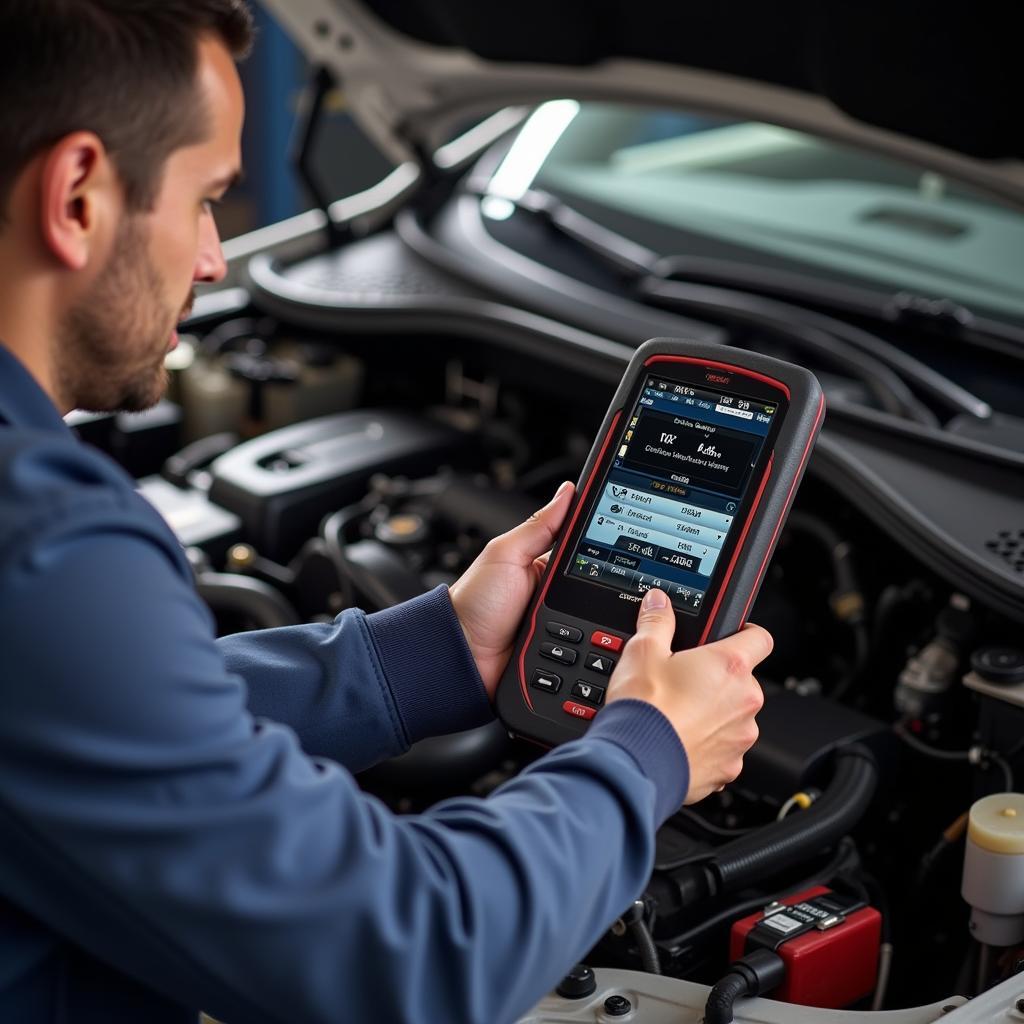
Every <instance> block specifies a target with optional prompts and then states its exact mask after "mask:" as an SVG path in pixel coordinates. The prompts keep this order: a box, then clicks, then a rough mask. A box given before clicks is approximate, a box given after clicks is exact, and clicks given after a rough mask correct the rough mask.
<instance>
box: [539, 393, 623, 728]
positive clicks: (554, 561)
mask: <svg viewBox="0 0 1024 1024" xmlns="http://www.w3.org/2000/svg"><path fill="white" fill-rule="evenodd" d="M621 415H622V410H621V409H619V410H617V411H616V413H615V415H614V416H613V417H612V425H611V426H610V427H609V428H608V433H607V434H606V435H605V439H604V444H602V445H601V451H600V452H599V453H598V456H597V459H596V460H595V461H594V468H593V470H592V471H591V473H590V476H589V477H588V478H587V482H586V483H585V484H584V485H583V493H582V494H580V493H577V495H576V511H575V512H574V513H573V515H572V519H571V520H569V526H568V528H567V529H566V531H565V534H564V536H563V538H562V543H561V545H560V546H559V548H558V551H557V552H556V553H555V554H554V555H553V556H552V558H551V562H550V565H551V567H552V568H551V571H550V572H548V575H547V579H546V580H545V581H544V586H543V587H541V589H540V593H539V594H538V595H537V597H536V599H535V600H534V602H533V614H532V615H531V616H530V631H529V632H528V633H527V634H526V639H525V640H524V641H523V646H522V650H520V652H519V687H520V689H521V690H522V691H523V700H525V701H526V706H527V707H528V708H529V709H530V710H531V711H533V701H532V700H530V691H529V689H528V688H527V686H526V649H527V648H528V647H529V646H530V641H531V640H532V639H533V634H534V633H536V632H537V612H538V611H539V610H540V606H541V605H542V604H543V603H544V598H545V596H546V595H547V592H548V587H550V586H551V581H552V579H554V575H555V573H554V567H555V566H556V565H558V563H559V560H560V559H561V557H562V552H563V551H564V550H565V545H566V544H568V543H569V538H570V537H571V536H572V531H573V529H574V528H575V526H576V520H577V519H578V518H579V515H580V510H581V509H582V508H583V504H584V502H585V501H586V498H587V495H588V494H589V493H590V487H591V484H593V482H594V477H595V475H596V474H597V471H598V469H600V467H601V462H602V460H603V459H604V453H605V452H606V451H607V450H608V444H609V443H610V441H611V439H612V436H613V435H614V434H615V428H616V427H617V426H618V425H619V417H620V416H621Z"/></svg>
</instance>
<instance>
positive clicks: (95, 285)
mask: <svg viewBox="0 0 1024 1024" xmlns="http://www.w3.org/2000/svg"><path fill="white" fill-rule="evenodd" d="M250 37H251V24H250V16H249V13H248V12H247V10H246V8H245V7H244V5H243V2H242V0H5V2H4V4H3V5H2V8H0V83H2V86H0V95H2V97H3V105H2V108H0V210H2V220H0V339H2V343H0V652H2V666H3V669H2V674H0V830H2V837H3V839H2V843H0V1020H3V1021H4V1022H12V1024H13V1022H17V1024H34V1022H42V1021H46V1022H54V1021H74V1022H76V1024H79V1022H83V1021H84V1022H92V1021H97V1022H98V1021H102V1022H104V1024H111V1022H117V1021H132V1022H133V1024H138V1022H142V1021H145V1022H146V1024H160V1022H164V1021H186V1020H188V1021H193V1022H194V1021H195V1018H196V1014H197V1012H198V1011H199V1010H200V1009H203V1010H206V1011H207V1012H209V1013H211V1014H213V1015H215V1016H217V1017H220V1018H224V1019H225V1020H229V1021H247V1022H263V1021H267V1022H270V1021H277V1022H280V1021H303V1022H310V1021H312V1022H320V1021H324V1022H326V1021H345V1022H351V1021H358V1022H369V1021H373V1022H378V1021H430V1022H434V1024H437V1022H458V1021H480V1022H487V1024H495V1022H502V1021H510V1020H513V1019H514V1018H515V1017H516V1015H518V1014H520V1013H522V1012H524V1011H526V1010H527V1009H528V1008H529V1007H530V1006H531V1005H532V1004H533V1003H534V1002H535V1001H536V1000H537V999H538V998H539V997H541V996H542V995H543V994H544V993H545V992H546V991H548V990H550V989H551V988H552V986H553V985H555V984H556V983H557V981H558V980H559V978H560V977H561V976H562V975H563V974H564V973H565V971H566V969H567V968H568V967H570V966H571V965H572V963H573V962H574V961H575V960H576V959H577V958H579V957H580V956H581V955H583V954H584V953H585V952H586V950H587V949H588V948H589V947H590V946H591V945H592V943H593V942H594V941H595V940H596V939H597V938H598V937H599V936H600V935H601V933H602V931H603V930H604V929H605V928H606V927H607V926H608V924H609V923H610V922H611V921H612V920H613V919H614V918H615V917H616V916H617V915H619V914H620V913H621V912H622V911H623V910H624V909H625V908H626V907H627V906H628V904H629V902H630V901H631V900H632V899H633V898H634V897H635V896H636V895H637V894H638V893H639V892H640V891H641V889H642V888H643V886H644V884H645V882H646V881H647V878H648V875H649V872H650V869H651V864H652V858H653V850H654V834H655V829H656V828H657V827H658V825H659V824H660V823H661V822H662V821H663V820H664V819H665V818H666V817H667V816H668V815H669V814H670V813H671V812H672V811H673V810H674V809H675V808H677V807H678V806H679V805H680V804H681V803H683V801H684V799H685V800H686V801H688V802H693V801H696V800H699V799H700V798H702V797H703V796H705V795H706V794H708V793H709V792H711V791H712V790H714V789H716V788H718V787H720V786H722V785H723V784H725V783H726V782H728V781H730V780H731V779H733V778H734V777H735V776H736V775H737V774H738V773H739V770H740V767H741V763H742V756H743V753H744V752H745V751H746V749H747V748H748V747H749V746H750V745H751V743H752V742H753V741H754V739H755V737H756V726H755V723H754V716H755V714H756V712H757V710H758V709H759V707H760V703H761V693H760V689H759V687H758V685H757V683H756V681H755V680H754V679H753V677H752V675H751V670H752V668H753V667H754V666H755V665H756V664H757V663H758V662H759V661H761V659H762V658H764V657H765V656H766V655H767V654H768V652H769V650H770V647H771V640H770V637H769V636H768V634H767V633H765V632H764V631H763V630H762V629H760V628H758V627H748V628H747V629H745V630H744V631H742V632H741V633H739V634H737V635H736V636H735V637H732V638H730V639H728V640H725V641H721V642H719V643H716V644H712V645H708V646H707V647H704V648H701V649H699V650H695V651H690V652H686V653H682V654H676V655H672V654H671V653H670V648H669V644H670V641H671V637H672V634H673V613H672V611H671V609H670V608H669V607H668V604H667V598H666V597H665V596H664V595H663V594H661V593H660V592H659V591H651V592H650V593H649V594H648V595H647V597H646V598H645V600H644V603H643V607H642V610H641V612H640V617H639V623H638V632H637V634H636V637H635V638H634V639H633V640H631V641H630V643H629V644H628V645H627V647H626V649H625V652H624V654H623V657H622V659H621V662H620V665H619V667H618V669H617V671H616V673H615V676H614V678H613V679H612V682H611V686H610V690H609V696H608V706H607V707H606V708H605V709H603V710H602V711H601V713H600V714H599V715H598V716H597V718H596V719H595V721H594V723H593V726H592V728H591V729H590V731H589V733H588V734H587V735H586V737H585V738H584V739H581V740H578V741H576V742H573V743H570V744H567V745H565V746H563V747H561V748H559V749H557V750H555V751H553V752H551V753H549V754H547V755H546V756H544V757H542V758H540V759H539V760H538V761H537V762H536V763H534V764H533V765H532V766H531V767H530V768H529V769H527V770H526V771H525V772H523V773H522V775H521V776H520V777H518V778H516V779H514V780H513V781H511V782H509V783H508V784H506V785H505V786H503V787H502V788H501V789H499V790H498V791H497V792H496V793H494V794H493V795H492V796H491V797H489V798H488V799H485V800H480V799H468V798H466V799H456V800H450V801H448V802H446V803H444V804H442V805H439V806H437V807H436V808H434V809H432V810H430V811H429V812H427V813H424V814H421V815H417V816H407V817H396V816H394V815H392V814H391V813H389V812H388V811H386V810H385V809H384V808H383V807H382V806H381V805H380V803H379V802H377V801H375V800H374V799H372V798H370V797H368V796H366V795H364V794H362V793H361V792H360V791H359V789H358V787H357V785H356V783H355V782H354V780H353V777H352V775H351V774H350V773H351V772H354V771H358V770H360V769H362V768H365V767H366V766H368V765H370V764H372V763H374V762H376V761H379V760H381V759H383V758H388V757H392V756H394V755H396V754H399V753H401V752H402V751H404V750H405V749H407V748H408V746H409V744H410V743H412V742H414V741H415V740H417V739H419V738H421V737H424V736H428V735H432V734H439V733H444V732H451V731H455V730H460V729H466V728H469V727H471V726H475V725H478V724H480V723H483V722H485V721H486V720H488V719H489V717H490V716H491V713H492V712H491V705H490V700H491V698H492V697H493V693H494V688H495V686H496V684H497V680H498V677H499V674H500V672H501V670H502V668H503V666H504V663H505V662H506V661H507V659H508V657H509V652H510V650H511V646H512V643H513V637H514V630H515V627H516V624H517V622H518V620H519V619H520V617H521V615H522V614H523V612H524V610H525V608H526V606H527V603H528V601H529V599H530V596H531V594H532V592H533V589H534V586H535V585H536V581H537V578H538V573H539V571H540V568H541V567H542V565H543V558H542V557H541V556H542V555H543V553H544V552H545V551H547V550H548V549H549V547H550V545H551V543H552V540H553V538H554V537H555V534H556V532H557V530H558V528H559V525H560V523H561V521H562V519H563V517H564V514H565V511H566V508H567V505H568V503H569V501H570V496H571V491H572V488H571V486H570V485H567V484H564V485H563V486H562V488H561V489H560V490H559V491H558V493H557V495H556V496H555V497H554V499H553V500H552V501H551V502H550V503H549V504H548V505H547V506H546V507H545V508H543V509H542V510H541V511H539V512H538V513H537V514H536V515H535V516H532V517H531V518H530V520H528V521H527V522H526V523H524V524H523V525H521V526H520V527H518V528H516V529H515V530H512V531H511V532H510V533H508V534H506V535H504V536H502V537H500V538H498V539H497V540H495V541H493V542H492V543H491V544H489V545H488V547H487V549H486V550H485V551H484V553H483V554H482V555H481V556H480V558H479V559H478V560H477V561H476V562H475V563H474V564H473V566H472V567H471V568H470V569H469V571H468V572H467V573H466V574H465V576H464V577H463V578H462V579H460V580H459V581H458V582H457V583H456V584H455V585H453V586H452V587H451V588H450V590H448V589H445V588H443V587H441V588H438V589H437V590H435V591H433V592H432V593H429V594H427V595H425V596H423V597H421V598H418V599H416V600H413V601H410V602H408V603H406V604H404V605H400V606H398V607H396V608H392V609H390V610H387V611H384V612H380V613H378V614H375V615H369V616H366V615H363V614H362V613H360V612H358V611H354V610H352V611H346V612H344V613H343V614H342V615H340V616H339V617H338V618H337V619H336V620H335V621H334V622H333V623H332V624H327V625H322V624H319V625H309V626H300V627H294V628H287V629H276V630H269V631H263V632H253V633H247V634H245V635H240V636H234V637H227V638H225V639H222V640H220V641H216V642H215V640H214V634H213V627H212V622H211V617H210V615H209V614H208V612H207V611H206V610H205V608H204V606H203V604H202V603H201V602H200V600H199V599H198V597H197V596H196V594H195V592H194V589H193V586H192V580H191V573H190V569H189V565H188V562H187V561H186V559H185V557H184V555H183V552H182V550H181V548H180V546H179V544H178V543H177V541H176V539H175V537H174V536H173V535H172V534H171V533H170V532H169V530H168V528H167V526H166V525H165V524H164V523H163V521H162V520H161V519H160V517H159V516H158V515H157V513H156V512H155V511H153V510H152V509H151V508H150V507H149V506H148V505H147V504H146V503H145V502H144V501H143V500H142V499H141V498H139V497H138V496H137V495H136V493H135V491H134V488H133V481H132V480H131V479H130V478H129V477H128V476H127V475H125V474H124V473H123V472H122V471H121V470H120V469H119V467H117V466H116V465H114V464H113V463H112V462H110V461H109V460H107V459H106V458H105V457H104V456H102V455H101V454H99V453H98V452H95V451H93V450H91V449H89V448H87V447H85V446H84V445H81V444H79V443H78V442H77V441H76V439H75V438H74V437H73V435H72V433H71V432H70V431H69V430H68V428H67V427H66V426H65V424H64V422H63V420H62V418H61V416H62V414H64V413H67V412H68V411H69V410H71V409H74V408H83V409H91V410H140V409H144V408H146V407H148V406H150V405H152V404H153V403H154V402H156V401H157V400H158V398H159V397H160V395H161V392H162V391H163V389H164V385H165V371H164V369H163V362H164V356H165V354H166V352H167V350H168V348H169V347H170V346H171V345H173V343H174V341H175V338H176V335H175V333H174V332H175V327H176V324H177V323H178V321H179V320H180V319H181V318H182V317H183V316H184V315H186V314H187V312H188V309H189V306H190V302H191V295H192V289H193V287H194V285H195V284H197V283H199V282H215V281H218V280H220V279H221V278H222V277H223V275H224V273H225V265H224V261H223V256H222V254H221V250H220V242H219V239H218V236H217V230H216V227H215V225H214V220H213V217H212V214H211V204H213V203H216V201H217V200H218V198H219V197H220V196H221V195H222V194H223V193H224V191H225V190H226V189H227V188H228V186H229V185H230V183H231V182H232V181H233V180H234V179H235V177H236V176H237V174H238V172H239V160H240V157H239V153H240V144H239V138H240V131H241V124H242V116H243V109H242V105H243V104H242V92H241V87H240V83H239V79H238V75H237V71H236V68H235V60H236V59H237V58H240V57H241V56H242V55H243V54H244V53H245V51H246V49H247V47H248V46H249V44H250Z"/></svg>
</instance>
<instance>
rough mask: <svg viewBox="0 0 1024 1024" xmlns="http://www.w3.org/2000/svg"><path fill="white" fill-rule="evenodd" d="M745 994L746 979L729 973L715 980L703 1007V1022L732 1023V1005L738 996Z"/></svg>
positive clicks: (707, 1023)
mask: <svg viewBox="0 0 1024 1024" xmlns="http://www.w3.org/2000/svg"><path fill="white" fill-rule="evenodd" d="M746 994H747V979H746V978H744V977H743V975H742V974H734V973H731V972H730V973H729V974H727V975H725V977H723V978H720V979H719V980H718V981H717V982H715V986H714V988H712V989H711V992H710V993H709V994H708V1001H707V1005H706V1006H705V1007H704V1024H732V1020H733V1012H732V1010H733V1007H734V1006H735V1005H736V1000H737V999H739V997H740V996H745V995H746Z"/></svg>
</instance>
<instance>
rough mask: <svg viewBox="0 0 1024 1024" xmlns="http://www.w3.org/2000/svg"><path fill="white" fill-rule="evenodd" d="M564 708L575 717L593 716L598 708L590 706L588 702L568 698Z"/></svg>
mask: <svg viewBox="0 0 1024 1024" xmlns="http://www.w3.org/2000/svg"><path fill="white" fill-rule="evenodd" d="M562 710H563V711H564V712H565V713H566V714H567V715H573V716H574V717H575V718H593V717H594V715H596V714H597V708H588V707H587V705H586V704H577V703H576V701H574V700H567V701H566V702H565V703H564V704H563V705H562Z"/></svg>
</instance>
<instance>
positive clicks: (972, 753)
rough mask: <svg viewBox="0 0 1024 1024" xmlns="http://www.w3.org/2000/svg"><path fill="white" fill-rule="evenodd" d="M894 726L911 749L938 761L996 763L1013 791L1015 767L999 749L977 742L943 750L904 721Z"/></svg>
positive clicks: (973, 763)
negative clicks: (909, 727) (930, 742)
mask: <svg viewBox="0 0 1024 1024" xmlns="http://www.w3.org/2000/svg"><path fill="white" fill-rule="evenodd" d="M892 728H893V732H895V733H896V735H897V736H898V737H899V738H900V739H901V740H902V741H903V742H904V743H905V744H906V745H907V746H908V747H910V749H911V750H916V751H917V752H918V753H919V754H922V755H924V756H925V757H931V758H934V759H935V760H937V761H966V762H967V763H968V764H972V765H976V766H978V767H980V768H982V769H985V768H987V767H988V766H989V765H996V766H997V767H998V768H999V769H1000V770H1001V771H1002V773H1003V781H1004V783H1005V785H1006V790H1005V792H1007V793H1012V792H1013V783H1014V778H1013V769H1012V768H1011V767H1010V763H1009V762H1008V761H1007V760H1006V758H1005V757H1003V756H1002V755H1001V754H1000V753H998V751H995V750H989V749H988V748H986V747H983V746H981V745H980V744H977V745H975V746H973V747H971V748H970V749H968V750H942V749H940V748H939V747H933V746H930V745H929V744H927V743H925V742H923V741H922V740H919V739H918V738H917V737H916V736H914V735H912V734H911V733H909V732H907V729H906V726H905V725H904V723H903V722H897V723H896V724H895V725H894V726H893V727H892Z"/></svg>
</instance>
